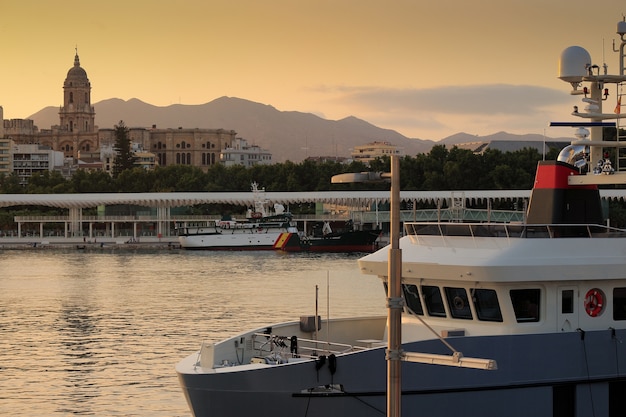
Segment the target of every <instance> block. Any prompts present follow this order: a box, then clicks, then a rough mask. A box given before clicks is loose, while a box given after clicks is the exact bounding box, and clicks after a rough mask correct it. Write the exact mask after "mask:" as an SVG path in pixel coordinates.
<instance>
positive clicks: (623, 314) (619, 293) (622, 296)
mask: <svg viewBox="0 0 626 417" xmlns="http://www.w3.org/2000/svg"><path fill="white" fill-rule="evenodd" d="M613 320H626V288H623V287H622V288H614V289H613Z"/></svg>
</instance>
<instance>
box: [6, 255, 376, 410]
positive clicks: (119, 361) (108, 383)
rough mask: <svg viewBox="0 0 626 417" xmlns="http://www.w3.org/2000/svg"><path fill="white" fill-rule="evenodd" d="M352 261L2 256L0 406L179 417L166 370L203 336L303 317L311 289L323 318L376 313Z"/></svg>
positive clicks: (371, 286)
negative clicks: (327, 312)
mask: <svg viewBox="0 0 626 417" xmlns="http://www.w3.org/2000/svg"><path fill="white" fill-rule="evenodd" d="M291 255H295V256H291ZM357 259H358V257H357V256H348V257H346V256H340V255H320V254H315V255H313V254H275V253H273V252H271V253H266V252H249V253H211V252H176V251H172V252H165V253H163V252H158V253H93V254H89V255H85V254H83V253H78V252H67V253H60V252H53V251H43V250H42V251H23V252H22V251H13V252H11V251H5V252H0V271H2V274H0V410H2V413H3V414H4V415H10V416H19V417H22V416H23V417H25V416H29V417H30V416H33V415H46V416H55V415H58V416H61V415H63V416H65V415H68V414H76V415H98V416H133V415H134V416H151V417H160V416H163V417H172V416H187V417H188V416H189V415H190V413H189V410H188V408H187V404H186V403H185V400H184V397H183V395H182V392H181V390H180V388H179V386H178V381H177V378H176V374H175V371H174V365H175V364H176V362H178V361H179V360H180V359H182V358H183V357H185V356H187V355H188V354H190V353H193V352H194V351H195V350H197V349H198V348H199V346H200V343H201V341H202V340H218V339H221V338H223V337H225V336H228V335H232V334H234V333H235V332H238V331H241V330H244V329H247V328H249V327H252V326H257V325H264V324H267V323H268V322H269V323H271V322H277V321H283V320H292V319H297V318H298V317H299V316H300V315H305V314H312V312H313V311H314V308H315V286H316V285H318V286H319V288H320V302H319V305H320V310H321V313H322V314H323V315H325V314H326V311H330V314H331V316H334V317H338V316H347V315H368V314H384V312H385V308H384V302H385V301H384V293H383V289H382V285H381V284H380V282H379V281H378V280H377V279H375V278H373V277H366V276H361V275H360V274H359V273H358V270H357V266H356V260H357ZM327 284H328V286H329V290H328V291H327ZM326 300H329V302H330V306H327V305H326Z"/></svg>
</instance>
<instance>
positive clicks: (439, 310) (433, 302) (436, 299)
mask: <svg viewBox="0 0 626 417" xmlns="http://www.w3.org/2000/svg"><path fill="white" fill-rule="evenodd" d="M422 294H424V302H425V303H426V309H427V310H428V314H429V315H431V316H435V317H445V316H446V309H445V307H444V305H443V298H442V297H441V291H439V287H433V286H430V285H422Z"/></svg>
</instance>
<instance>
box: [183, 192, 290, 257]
mask: <svg viewBox="0 0 626 417" xmlns="http://www.w3.org/2000/svg"><path fill="white" fill-rule="evenodd" d="M264 191H265V189H259V187H258V184H257V183H252V192H253V194H254V210H252V209H249V210H248V215H247V216H246V217H247V218H246V219H245V220H237V219H235V218H233V217H231V216H223V217H222V219H221V220H218V221H215V220H209V221H203V222H196V223H185V224H182V225H180V226H179V227H178V240H179V243H180V247H181V248H183V249H188V250H275V249H276V248H275V245H276V243H277V242H278V240H279V238H280V237H281V235H283V234H284V233H286V234H293V233H295V234H297V233H298V228H297V227H296V225H295V223H294V222H293V220H292V217H293V216H292V215H291V213H289V212H286V211H285V209H284V207H283V206H282V205H280V204H275V205H274V214H269V212H268V205H269V203H268V201H267V200H266V199H265V198H264Z"/></svg>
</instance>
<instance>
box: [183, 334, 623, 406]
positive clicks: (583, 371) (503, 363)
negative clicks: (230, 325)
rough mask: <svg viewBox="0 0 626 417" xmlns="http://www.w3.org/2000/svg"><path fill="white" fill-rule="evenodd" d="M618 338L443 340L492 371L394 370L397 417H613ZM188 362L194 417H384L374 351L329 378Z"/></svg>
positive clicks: (412, 366)
mask: <svg viewBox="0 0 626 417" xmlns="http://www.w3.org/2000/svg"><path fill="white" fill-rule="evenodd" d="M625 337H626V331H623V330H618V331H616V332H615V333H614V332H613V331H612V330H610V329H607V330H604V331H593V332H586V333H585V332H582V331H581V332H568V333H565V332H563V333H551V334H538V335H503V336H484V337H459V338H451V339H449V341H450V343H452V344H453V345H454V347H455V348H456V349H458V350H460V351H463V353H464V354H465V355H466V356H474V357H489V358H492V359H495V360H496V361H497V363H498V370H497V371H493V372H485V371H483V370H476V369H466V368H459V367H447V366H437V365H425V364H416V363H408V362H404V363H403V364H402V411H403V415H407V416H421V415H424V416H429V417H449V416H452V415H463V416H466V417H501V416H503V415H506V416H520V417H522V416H523V417H527V416H529V415H533V416H560V415H563V416H569V415H576V416H582V415H596V416H613V415H615V416H617V415H619V414H615V412H616V411H615V410H620V409H621V410H622V412H623V410H624V408H623V407H624V406H625V405H626V398H624V392H625V389H626V360H624V357H626V356H625V355H626V346H625V344H624V343H622V341H623V340H624V338H625ZM403 349H404V350H405V351H409V352H429V353H442V354H447V353H449V351H448V352H446V351H445V349H446V348H445V347H444V346H443V344H441V342H440V341H438V340H431V341H422V342H414V343H410V344H405V345H403ZM196 358H197V355H194V356H193V357H190V358H188V359H187V360H185V361H183V362H181V364H179V366H178V367H177V371H178V375H179V380H180V383H181V385H182V387H183V390H184V393H185V396H186V398H187V401H188V403H189V406H190V408H191V409H192V410H193V412H194V415H195V416H196V417H209V416H219V417H228V416H242V415H251V414H259V413H260V414H261V415H306V416H309V417H311V416H320V417H321V416H324V417H333V416H364V417H368V416H371V417H374V416H381V415H384V414H385V407H386V388H385V387H386V362H385V349H384V347H381V348H376V349H371V350H366V351H363V352H358V353H350V354H345V355H339V356H338V357H337V369H336V372H335V374H334V375H333V374H331V372H330V370H329V367H328V366H322V367H321V368H320V369H317V367H316V363H315V362H313V361H305V362H298V363H290V364H284V365H275V366H268V367H264V368H262V369H261V368H255V369H250V370H244V369H241V370H237V371H235V370H231V369H229V368H221V369H220V368H218V369H216V370H213V371H207V372H206V373H204V372H201V371H200V370H198V371H196V372H194V371H193V367H191V366H190V365H191V363H193V362H194V361H195V360H196ZM234 368H237V367H234ZM234 368H233V369H234ZM332 384H340V385H341V387H342V389H343V391H341V392H338V391H336V392H328V393H308V392H306V390H307V389H309V388H312V387H318V386H323V385H332ZM303 390H305V391H303ZM607 399H608V401H607ZM620 407H621V408H620ZM611 410H613V411H611Z"/></svg>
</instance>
